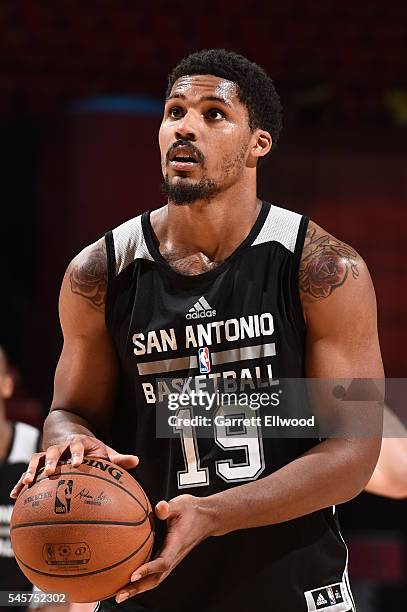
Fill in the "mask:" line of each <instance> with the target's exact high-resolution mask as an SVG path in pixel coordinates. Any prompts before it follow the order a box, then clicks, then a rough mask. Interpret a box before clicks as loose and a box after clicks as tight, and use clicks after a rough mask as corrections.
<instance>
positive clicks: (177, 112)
mask: <svg viewBox="0 0 407 612" xmlns="http://www.w3.org/2000/svg"><path fill="white" fill-rule="evenodd" d="M168 116H169V117H172V118H173V119H180V118H181V117H182V108H181V107H180V106H173V107H172V108H170V109H169V111H168Z"/></svg>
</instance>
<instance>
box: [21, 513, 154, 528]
mask: <svg viewBox="0 0 407 612" xmlns="http://www.w3.org/2000/svg"><path fill="white" fill-rule="evenodd" d="M147 519H148V514H147V515H146V516H145V517H144V518H143V520H142V521H137V522H130V521H37V522H35V523H20V524H19V525H14V526H13V527H11V528H10V531H14V529H21V527H34V525H36V526H41V525H121V526H125V527H137V526H139V525H143V523H145V522H146V520H147Z"/></svg>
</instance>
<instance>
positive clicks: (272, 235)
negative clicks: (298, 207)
mask: <svg viewBox="0 0 407 612" xmlns="http://www.w3.org/2000/svg"><path fill="white" fill-rule="evenodd" d="M301 218H302V215H300V214H298V213H296V212H292V211H291V210H287V209H285V208H280V207H279V206H274V204H271V205H270V210H269V213H268V215H267V218H266V220H265V222H264V224H263V227H262V228H261V230H260V232H259V234H258V236H257V238H256V240H255V241H254V242H253V243H252V246H257V245H258V244H264V243H265V242H272V241H275V242H279V243H280V244H282V245H283V246H285V248H286V249H288V250H289V251H291V252H292V253H294V251H295V245H296V242H297V236H298V230H299V228H300V223H301Z"/></svg>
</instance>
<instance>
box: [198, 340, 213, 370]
mask: <svg viewBox="0 0 407 612" xmlns="http://www.w3.org/2000/svg"><path fill="white" fill-rule="evenodd" d="M198 355H199V371H200V372H201V374H208V373H209V372H210V371H211V360H210V358H209V349H208V347H207V346H204V347H203V348H200V349H199V353H198Z"/></svg>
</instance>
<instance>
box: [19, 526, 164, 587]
mask: <svg viewBox="0 0 407 612" xmlns="http://www.w3.org/2000/svg"><path fill="white" fill-rule="evenodd" d="M152 533H153V530H152V529H151V531H150V533H149V534H148V536H147V537H146V539H145V540H144V542H143V543H142V544H140V546H139V547H138V548H137V549H136V550H135V551H133V552H132V553H131V554H130V555H129V556H128V557H125V558H124V559H122V560H121V561H117V563H113V565H109V566H108V567H104V568H103V569H98V570H94V571H93V572H86V573H84V574H76V575H75V576H73V575H72V574H68V575H66V576H65V575H64V576H61V575H58V574H51V573H49V572H42V571H41V570H37V569H35V568H33V567H31V566H30V565H27V563H24V561H23V560H22V559H20V557H17V555H15V557H16V559H17V561H18V562H19V563H21V565H24V567H26V568H27V569H29V570H30V571H31V572H35V573H36V574H41V576H49V577H51V578H63V579H65V578H83V577H84V576H94V575H95V574H101V573H102V572H107V571H109V570H111V569H113V568H115V567H117V566H118V565H121V564H122V563H125V562H126V561H128V560H129V559H131V558H132V557H134V555H136V554H137V553H138V552H139V551H140V550H142V548H143V547H144V546H145V544H146V543H147V542H148V540H149V538H150V536H151V534H152Z"/></svg>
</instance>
